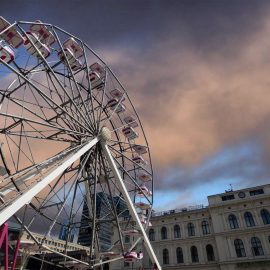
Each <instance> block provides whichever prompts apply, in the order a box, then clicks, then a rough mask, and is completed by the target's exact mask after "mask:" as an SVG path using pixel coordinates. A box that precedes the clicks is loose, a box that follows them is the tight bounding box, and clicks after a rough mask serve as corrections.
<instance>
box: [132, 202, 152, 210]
mask: <svg viewBox="0 0 270 270" xmlns="http://www.w3.org/2000/svg"><path fill="white" fill-rule="evenodd" d="M135 206H136V207H138V208H140V209H141V210H147V209H150V208H151V206H150V204H148V203H144V202H137V203H135Z"/></svg>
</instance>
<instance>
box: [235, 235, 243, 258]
mask: <svg viewBox="0 0 270 270" xmlns="http://www.w3.org/2000/svg"><path fill="white" fill-rule="evenodd" d="M234 247H235V252H236V256H237V257H246V251H245V247H244V244H243V241H242V240H241V239H235V240H234Z"/></svg>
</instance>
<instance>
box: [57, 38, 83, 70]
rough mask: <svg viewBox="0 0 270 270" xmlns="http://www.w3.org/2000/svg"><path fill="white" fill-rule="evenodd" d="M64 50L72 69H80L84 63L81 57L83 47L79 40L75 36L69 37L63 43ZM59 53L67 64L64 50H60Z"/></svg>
mask: <svg viewBox="0 0 270 270" xmlns="http://www.w3.org/2000/svg"><path fill="white" fill-rule="evenodd" d="M63 50H64V53H65V55H66V58H67V61H68V63H69V65H70V67H71V69H72V70H74V71H76V70H78V69H80V68H81V67H82V63H81V61H80V60H79V58H80V57H82V56H83V49H82V47H81V46H80V45H79V44H78V43H77V41H76V40H75V39H74V38H69V39H67V40H66V41H65V42H64V43H63ZM58 55H59V57H60V59H61V61H63V63H65V64H66V65H67V63H66V61H65V56H64V54H63V52H62V51H60V52H59V53H58Z"/></svg>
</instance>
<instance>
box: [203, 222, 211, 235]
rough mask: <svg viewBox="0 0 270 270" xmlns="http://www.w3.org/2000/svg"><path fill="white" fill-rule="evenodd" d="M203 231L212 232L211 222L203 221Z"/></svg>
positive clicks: (204, 232)
mask: <svg viewBox="0 0 270 270" xmlns="http://www.w3.org/2000/svg"><path fill="white" fill-rule="evenodd" d="M202 232H203V234H210V228H209V223H208V221H206V220H204V221H203V222H202Z"/></svg>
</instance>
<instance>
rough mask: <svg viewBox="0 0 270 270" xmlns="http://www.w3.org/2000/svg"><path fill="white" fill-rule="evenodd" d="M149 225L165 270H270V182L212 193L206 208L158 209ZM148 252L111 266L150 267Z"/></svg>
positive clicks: (115, 267)
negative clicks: (131, 261)
mask: <svg viewBox="0 0 270 270" xmlns="http://www.w3.org/2000/svg"><path fill="white" fill-rule="evenodd" d="M151 223H152V227H151V228H149V229H148V235H149V239H150V241H151V243H152V245H153V248H154V250H155V252H156V255H157V257H158V259H159V262H160V264H161V265H162V269H164V270H166V269H172V270H176V269H194V270H195V269H209V270H238V269H239V270H240V269H251V270H267V269H270V185H263V186H259V187H253V188H247V189H242V190H238V191H228V192H225V193H222V194H217V195H213V196H209V197H208V206H207V207H202V206H200V207H194V208H189V209H188V208H183V209H174V210H169V211H164V212H161V213H154V214H153V216H152V219H151ZM132 241H133V239H130V242H131V243H132ZM144 255H145V256H144V259H143V262H138V263H136V264H134V265H128V264H127V263H124V262H116V263H114V265H112V266H111V269H115V270H116V269H132V267H133V269H138V268H139V267H143V268H144V269H152V268H151V267H152V265H151V262H150V260H149V258H148V256H147V252H146V251H144ZM136 267H137V268H136Z"/></svg>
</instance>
